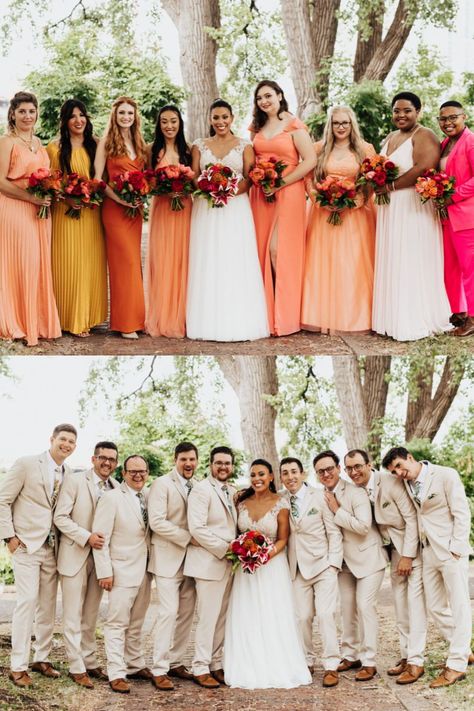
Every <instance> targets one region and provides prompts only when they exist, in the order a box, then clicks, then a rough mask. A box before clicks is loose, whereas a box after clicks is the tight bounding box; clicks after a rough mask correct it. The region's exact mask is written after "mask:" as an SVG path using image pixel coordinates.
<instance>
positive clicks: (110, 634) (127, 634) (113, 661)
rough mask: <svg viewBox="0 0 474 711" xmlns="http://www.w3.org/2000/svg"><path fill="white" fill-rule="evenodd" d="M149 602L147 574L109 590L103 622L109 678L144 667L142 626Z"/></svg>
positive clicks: (123, 675)
mask: <svg viewBox="0 0 474 711" xmlns="http://www.w3.org/2000/svg"><path fill="white" fill-rule="evenodd" d="M149 603H150V576H149V575H148V573H145V577H144V578H143V581H142V584H141V585H140V586H139V587H138V586H137V587H133V588H121V587H118V586H116V585H114V586H113V587H112V590H111V591H110V592H109V606H108V609H107V619H106V621H105V624H104V642H105V654H106V656H107V674H108V677H109V681H112V680H113V679H124V678H125V676H126V675H127V674H133V673H135V672H137V671H140V669H143V668H144V667H145V666H146V664H145V658H144V656H143V650H142V627H143V622H144V620H145V615H146V611H147V609H148V605H149Z"/></svg>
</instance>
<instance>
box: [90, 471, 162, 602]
mask: <svg viewBox="0 0 474 711" xmlns="http://www.w3.org/2000/svg"><path fill="white" fill-rule="evenodd" d="M143 493H144V494H145V496H147V495H148V492H147V490H146V489H143ZM132 496H133V494H131V493H130V491H129V490H128V488H127V485H126V484H125V482H123V483H122V484H121V485H120V486H119V487H117V488H116V489H114V490H113V491H109V492H107V494H105V496H102V497H101V499H100V500H99V503H98V504H97V508H96V512H95V516H94V520H93V523H92V527H93V529H94V531H101V532H102V533H103V534H104V535H105V543H104V546H103V547H102V548H101V549H100V550H97V549H94V550H93V555H94V561H95V570H96V574H97V578H98V579H101V578H110V577H113V578H114V586H119V587H124V588H134V587H139V586H140V585H141V583H142V581H143V578H144V576H145V574H146V569H147V564H148V549H149V529H148V527H145V524H144V522H143V516H142V514H141V512H140V509H139V507H138V506H136V505H135V502H134V501H133V499H132Z"/></svg>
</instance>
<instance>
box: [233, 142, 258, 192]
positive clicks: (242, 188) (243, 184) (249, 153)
mask: <svg viewBox="0 0 474 711" xmlns="http://www.w3.org/2000/svg"><path fill="white" fill-rule="evenodd" d="M242 158H243V169H242V173H243V178H242V180H241V181H240V182H239V189H238V191H237V195H241V194H242V193H247V192H248V190H249V187H250V180H249V179H248V174H249V170H251V168H252V166H253V164H254V163H255V153H254V152H253V148H252V146H250V145H249V146H245V148H244V152H243V155H242Z"/></svg>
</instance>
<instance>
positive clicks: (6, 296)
mask: <svg viewBox="0 0 474 711" xmlns="http://www.w3.org/2000/svg"><path fill="white" fill-rule="evenodd" d="M37 118H38V102H37V100H36V97H35V96H34V94H30V93H27V92H18V93H17V94H15V96H14V97H13V99H12V100H11V101H10V106H9V109H8V133H7V135H6V136H2V138H0V338H5V339H13V338H24V339H25V340H26V344H27V345H28V346H36V345H37V344H38V338H59V337H60V336H61V328H60V325H59V318H58V311H57V308H56V302H55V300H54V293H53V281H52V276H51V219H50V218H47V219H39V217H38V216H37V212H38V206H40V205H49V204H50V203H51V198H49V197H48V198H45V199H38V198H36V197H34V196H33V195H31V194H30V193H28V192H27V191H26V187H27V185H28V177H29V176H30V175H31V173H33V172H34V171H36V170H38V169H39V168H49V158H48V154H47V153H46V151H45V149H44V148H43V147H42V145H41V143H40V140H39V138H37V137H36V136H34V135H33V130H34V126H35V123H36V119H37Z"/></svg>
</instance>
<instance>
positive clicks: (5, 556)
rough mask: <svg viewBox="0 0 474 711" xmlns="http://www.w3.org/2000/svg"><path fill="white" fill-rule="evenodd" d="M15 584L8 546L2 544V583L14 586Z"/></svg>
mask: <svg viewBox="0 0 474 711" xmlns="http://www.w3.org/2000/svg"><path fill="white" fill-rule="evenodd" d="M14 582H15V576H14V575H13V566H12V557H11V555H10V552H9V551H8V549H7V547H6V545H5V544H3V543H2V544H1V546H0V583H3V585H13V584H14Z"/></svg>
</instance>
